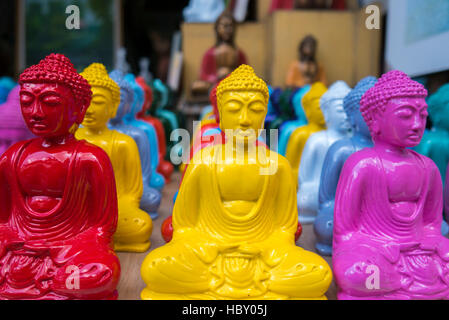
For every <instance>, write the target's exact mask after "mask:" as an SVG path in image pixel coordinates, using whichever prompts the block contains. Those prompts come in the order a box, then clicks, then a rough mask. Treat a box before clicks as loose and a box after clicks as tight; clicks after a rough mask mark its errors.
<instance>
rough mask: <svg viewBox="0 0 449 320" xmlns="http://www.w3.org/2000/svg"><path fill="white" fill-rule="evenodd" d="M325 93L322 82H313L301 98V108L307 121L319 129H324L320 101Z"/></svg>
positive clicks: (325, 89)
mask: <svg viewBox="0 0 449 320" xmlns="http://www.w3.org/2000/svg"><path fill="white" fill-rule="evenodd" d="M326 91H327V88H326V86H325V85H324V84H323V83H322V82H315V83H314V84H312V86H311V87H310V90H309V92H307V93H306V94H305V95H304V97H303V98H302V106H303V108H304V113H305V114H306V118H307V121H308V122H309V123H314V124H316V125H318V126H320V127H324V126H325V125H326V122H325V121H324V115H323V112H322V110H321V108H320V99H321V97H322V96H323V94H325V93H326Z"/></svg>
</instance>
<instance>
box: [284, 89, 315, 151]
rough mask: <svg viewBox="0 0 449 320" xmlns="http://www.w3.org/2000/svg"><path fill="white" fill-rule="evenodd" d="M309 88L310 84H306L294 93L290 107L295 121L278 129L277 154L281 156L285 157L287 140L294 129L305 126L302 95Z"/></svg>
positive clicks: (286, 123)
mask: <svg viewBox="0 0 449 320" xmlns="http://www.w3.org/2000/svg"><path fill="white" fill-rule="evenodd" d="M310 87H311V86H310V84H307V85H305V86H304V87H302V88H301V89H299V90H298V91H296V92H295V94H294V96H293V98H292V105H293V109H294V111H295V116H296V119H295V120H290V121H286V122H285V123H284V124H283V125H281V127H280V130H279V131H280V134H279V151H278V152H279V154H281V155H283V156H285V153H286V152H287V144H288V139H289V138H290V136H291V134H292V132H293V131H295V129H296V128H298V127H300V126H304V125H306V124H307V118H306V114H305V112H304V109H303V107H302V98H303V97H304V95H305V94H306V93H307V92H309V90H310Z"/></svg>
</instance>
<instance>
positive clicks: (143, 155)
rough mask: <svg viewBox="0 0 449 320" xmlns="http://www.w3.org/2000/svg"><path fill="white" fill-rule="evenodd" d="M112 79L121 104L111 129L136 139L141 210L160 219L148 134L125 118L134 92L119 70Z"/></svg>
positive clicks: (110, 122) (112, 74) (112, 121)
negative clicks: (117, 87)
mask: <svg viewBox="0 0 449 320" xmlns="http://www.w3.org/2000/svg"><path fill="white" fill-rule="evenodd" d="M109 76H110V78H111V79H112V80H114V82H115V83H116V84H117V85H118V86H119V87H120V104H119V106H118V108H117V112H116V115H115V117H114V118H112V119H110V120H109V128H110V129H112V130H117V131H118V132H121V133H123V134H126V135H128V136H130V137H131V138H133V139H134V141H135V142H136V144H137V148H138V149H139V158H140V163H141V166H142V180H143V193H142V198H141V199H140V208H141V209H142V210H143V211H145V212H148V213H149V214H150V216H151V218H152V219H155V218H157V217H158V214H157V210H158V209H159V205H160V203H161V197H162V196H161V193H160V192H159V191H158V190H156V189H153V188H151V186H150V182H151V173H152V170H151V149H150V142H149V140H148V137H147V134H146V133H145V131H143V130H142V129H139V128H137V127H134V126H130V125H128V124H125V122H124V121H123V117H124V116H125V115H126V114H127V113H128V112H129V109H130V108H131V105H132V103H133V100H134V90H133V89H132V88H131V85H130V84H129V83H128V81H126V80H125V75H124V73H123V72H121V71H119V70H114V71H112V72H111V73H110V74H109Z"/></svg>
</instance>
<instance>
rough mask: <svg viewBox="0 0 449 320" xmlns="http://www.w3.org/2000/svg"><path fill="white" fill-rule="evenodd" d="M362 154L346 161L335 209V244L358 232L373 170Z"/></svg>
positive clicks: (358, 153) (354, 155)
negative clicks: (363, 203)
mask: <svg viewBox="0 0 449 320" xmlns="http://www.w3.org/2000/svg"><path fill="white" fill-rule="evenodd" d="M369 160H370V158H364V157H363V156H362V154H361V153H360V152H357V153H354V154H353V155H351V156H350V157H349V158H348V160H346V162H345V164H344V166H343V169H342V171H341V174H340V178H339V180H338V185H337V192H336V195H335V209H334V244H335V242H336V241H340V240H342V238H343V237H344V238H346V239H347V237H348V236H352V233H354V232H356V231H357V230H358V222H359V219H360V212H361V204H362V200H363V196H364V192H365V191H366V190H365V181H367V180H368V179H369V174H370V169H371V172H372V173H375V172H373V171H372V170H374V168H372V167H371V166H370V165H369V164H367V161H369Z"/></svg>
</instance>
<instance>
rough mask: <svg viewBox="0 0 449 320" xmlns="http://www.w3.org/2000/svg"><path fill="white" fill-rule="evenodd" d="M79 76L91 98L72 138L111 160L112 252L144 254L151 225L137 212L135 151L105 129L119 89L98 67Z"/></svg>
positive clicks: (138, 185) (139, 185)
mask: <svg viewBox="0 0 449 320" xmlns="http://www.w3.org/2000/svg"><path fill="white" fill-rule="evenodd" d="M81 75H82V76H83V77H84V78H86V80H87V81H88V82H89V84H90V85H91V86H92V93H93V95H92V102H91V104H90V106H89V108H88V110H87V112H86V116H85V118H84V121H83V123H82V125H83V127H82V128H80V129H78V131H77V132H76V137H77V138H78V139H85V140H87V141H88V142H90V143H92V144H95V145H97V146H99V147H101V148H102V149H103V150H104V151H106V153H107V154H108V155H109V158H110V159H111V163H112V167H113V168H114V175H115V182H116V186H117V198H118V209H119V210H118V211H119V212H118V224H117V231H116V233H115V235H114V249H115V250H116V251H130V252H145V251H146V250H148V248H149V247H150V245H151V244H150V241H149V239H150V236H151V232H152V230H153V223H152V221H151V218H150V216H149V215H148V214H147V213H146V212H145V211H142V210H141V209H139V203H140V198H141V197H142V192H143V182H142V169H141V166H140V157H139V150H138V148H137V144H136V142H135V141H134V140H133V139H132V138H131V137H130V136H127V135H125V134H123V133H120V132H118V131H116V130H109V129H108V127H107V123H108V121H109V119H110V118H113V117H114V116H115V113H116V112H117V107H118V105H119V102H120V88H119V87H118V86H117V84H115V82H114V81H113V80H112V79H110V78H109V76H108V74H107V71H106V68H105V67H104V66H103V65H101V64H96V63H94V64H92V65H90V66H89V67H88V68H86V69H85V70H84V71H83V73H81Z"/></svg>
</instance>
